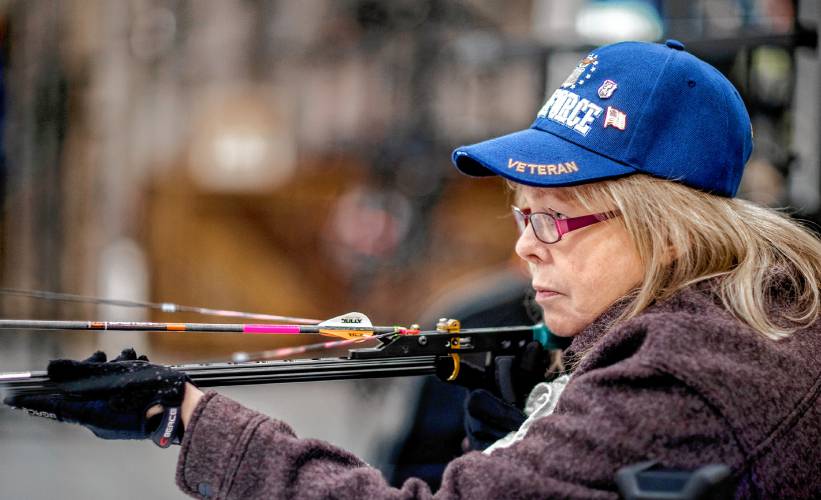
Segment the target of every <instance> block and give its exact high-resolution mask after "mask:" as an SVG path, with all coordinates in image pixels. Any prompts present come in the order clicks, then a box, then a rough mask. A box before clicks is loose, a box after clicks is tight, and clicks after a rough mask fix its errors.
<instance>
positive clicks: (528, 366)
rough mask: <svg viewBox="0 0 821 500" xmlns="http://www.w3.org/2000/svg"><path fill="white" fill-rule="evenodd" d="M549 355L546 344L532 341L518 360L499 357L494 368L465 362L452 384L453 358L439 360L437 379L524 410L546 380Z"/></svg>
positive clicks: (494, 363) (494, 362)
mask: <svg viewBox="0 0 821 500" xmlns="http://www.w3.org/2000/svg"><path fill="white" fill-rule="evenodd" d="M548 356H549V355H548V351H546V350H545V349H544V348H543V347H542V344H540V343H539V342H537V341H535V340H534V341H532V342H530V343H529V344H527V345H526V346H525V348H524V349H523V350H522V352H520V353H519V354H517V355H516V356H497V357H496V358H495V359H494V360H493V363H492V365H491V366H488V367H487V368H485V367H479V366H476V365H473V364H471V363H469V362H466V361H464V360H463V361H462V362H461V363H460V366H459V373H458V375H457V377H456V379H455V380H452V381H451V380H448V378H449V377H450V376H451V374H452V373H453V361H452V359H451V358H450V357H447V356H446V357H441V358H437V360H436V375H437V376H438V377H439V378H440V379H441V380H445V381H448V382H452V383H455V384H458V385H461V386H462V387H466V388H468V389H484V390H486V391H489V392H491V393H493V394H494V395H496V396H498V397H500V398H501V399H503V400H504V401H506V402H507V403H510V404H513V405H514V406H517V407H518V408H524V405H525V402H526V401H527V396H528V394H530V391H531V390H532V389H533V387H534V386H535V385H536V384H538V383H539V382H543V381H544V380H545V377H546V374H545V372H546V371H547V367H548V365H549V359H548Z"/></svg>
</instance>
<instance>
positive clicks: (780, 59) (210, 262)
mask: <svg viewBox="0 0 821 500" xmlns="http://www.w3.org/2000/svg"><path fill="white" fill-rule="evenodd" d="M819 4H821V2H819V1H818V0H644V1H642V0H630V1H625V0H610V1H608V0H460V1H457V0H385V1H378V0H304V1H299V2H296V1H286V0H270V1H250V0H223V1H206V0H131V1H126V0H25V1H22V0H21V1H12V0H6V1H0V94H2V100H0V130H2V141H1V142H0V286H2V287H5V288H18V289H35V290H50V291H59V292H70V293H78V294H85V295H93V296H100V297H108V298H118V299H133V300H150V301H154V302H161V301H173V302H177V303H181V304H190V305H199V306H207V307H219V308H228V309H237V310H242V311H255V312H267V313H272V314H286V315H297V316H304V317H314V318H329V317H332V316H336V315H338V314H342V313H344V312H347V311H352V310H359V311H362V312H365V313H366V314H368V315H369V316H370V317H371V319H372V320H373V321H374V324H410V323H421V324H422V326H423V327H431V326H433V323H434V321H435V319H436V318H437V317H439V316H440V315H453V314H454V313H455V312H460V311H470V310H471V307H470V306H471V304H475V303H481V304H485V305H487V304H489V303H493V302H494V301H497V302H504V301H505V300H507V297H508V295H507V294H512V295H514V296H517V295H518V294H523V293H524V290H525V289H526V288H527V280H526V278H524V276H523V274H522V273H521V270H520V269H519V267H518V264H517V263H516V259H515V258H514V256H513V252H512V247H513V242H514V238H515V228H514V224H513V223H512V221H511V220H510V219H509V217H508V215H507V214H508V199H507V195H506V193H505V191H504V186H503V184H502V183H501V182H499V181H498V180H493V179H490V180H468V179H466V178H464V177H462V176H460V175H459V174H458V173H457V172H456V171H455V170H454V169H453V168H452V167H451V166H450V163H449V155H450V151H451V150H452V149H453V148H454V147H456V146H458V145H460V144H466V143H470V142H475V141H478V140H482V139H485V138H488V137H490V136H493V135H499V134H503V133H507V132H511V131H514V130H519V129H522V128H526V127H527V126H528V125H529V124H530V123H531V121H532V120H533V118H534V116H535V113H536V111H537V110H538V108H539V107H540V106H541V104H542V102H543V100H544V99H545V97H546V95H549V93H550V92H551V91H552V90H553V89H554V88H555V87H557V86H558V84H560V83H561V81H562V80H564V78H565V77H566V75H567V73H568V71H569V70H570V69H571V68H572V67H574V66H575V64H576V62H577V61H578V60H579V59H580V58H581V57H582V56H583V55H585V54H586V53H587V51H589V50H590V49H591V48H592V47H595V46H597V45H601V44H603V43H609V42H614V41H618V40H628V39H629V40H636V39H638V40H648V41H663V40H664V39H666V38H676V39H679V40H681V41H683V42H684V43H685V44H686V47H687V50H688V51H690V52H692V53H694V54H696V55H698V56H699V57H701V58H703V59H705V60H707V61H708V62H710V63H711V64H713V65H714V66H716V67H717V68H719V69H720V70H721V71H722V72H723V73H725V74H726V75H727V76H728V77H729V78H730V79H731V81H733V83H734V84H735V85H736V86H737V87H738V89H739V90H740V92H741V94H742V96H743V97H744V99H745V101H746V103H747V106H748V109H749V110H750V113H751V117H752V121H753V126H754V131H755V150H754V152H753V157H752V159H751V160H750V163H749V165H748V168H747V171H746V173H745V177H744V180H743V187H742V196H744V197H746V198H749V199H753V200H756V201H758V202H760V203H763V204H766V205H769V206H773V207H789V208H790V210H791V211H792V213H794V214H795V216H796V217H797V218H800V219H803V220H806V221H808V222H811V223H813V222H814V223H817V222H819V220H821V215H820V214H821V159H819V143H821V128H820V127H819V114H820V113H821V79H820V78H819V73H820V71H819V66H821V56H819V51H818V44H817V40H818V35H817V33H818V24H819V17H821V7H819ZM0 317H3V318H37V319H82V320H91V319H98V320H156V321H219V319H214V318H207V317H206V318H202V317H196V316H191V315H185V314H175V315H169V314H164V313H161V312H155V311H146V310H138V309H137V310H135V309H126V310H122V309H114V308H111V307H108V306H99V305H94V304H86V305H83V304H76V303H65V302H62V303H61V302H53V301H44V300H35V299H31V298H24V297H18V296H7V295H2V294H0ZM533 319H534V320H535V319H536V318H533ZM286 342H293V340H288V341H282V340H279V339H276V338H271V337H267V338H253V339H244V338H238V337H233V336H225V335H166V334H145V333H117V334H115V333H108V334H106V335H100V334H95V333H89V332H75V333H69V332H24V331H20V332H15V331H7V332H2V333H0V372H9V371H20V370H30V369H43V368H44V367H45V364H46V362H47V361H48V360H49V359H51V358H55V357H67V356H70V357H83V356H86V355H88V354H89V353H90V352H92V351H93V350H95V349H104V350H107V351H109V352H110V353H112V352H117V351H119V350H120V349H122V348H123V347H127V346H132V345H133V346H135V347H137V348H138V350H139V351H141V352H146V353H147V354H148V355H149V356H150V357H151V359H152V360H153V361H157V362H162V363H181V362H188V361H193V360H200V359H219V358H221V357H225V358H227V357H228V356H229V355H230V353H231V352H233V351H238V350H244V351H252V350H260V349H267V348H271V347H275V346H282V345H287V343H286ZM421 384H422V382H420V381H419V380H415V379H389V380H381V381H373V380H370V381H364V382H362V381H360V382H344V381H340V382H324V383H308V384H289V385H268V386H257V387H246V388H241V389H226V390H223V391H221V392H224V393H226V394H228V395H229V396H231V397H234V398H236V399H238V400H240V401H241V402H243V403H245V404H247V405H249V406H252V407H254V408H258V409H260V410H263V411H265V412H267V413H268V414H270V415H272V416H275V417H279V418H284V419H286V420H287V421H289V422H290V423H292V424H294V427H295V428H296V430H297V432H298V433H299V434H300V435H302V436H314V437H319V438H322V439H327V440H329V441H332V442H334V443H336V444H339V445H342V446H344V447H347V448H349V449H351V450H352V451H354V452H356V453H358V454H359V455H360V456H362V457H363V458H364V459H365V460H367V461H369V462H370V463H372V464H374V465H376V466H379V467H380V468H382V469H383V471H384V472H385V474H386V475H387V476H388V477H393V478H394V480H396V481H398V479H396V477H397V476H396V470H395V469H396V468H397V464H398V463H399V462H401V461H402V460H400V459H399V458H398V457H399V456H401V454H402V453H401V451H397V450H401V448H402V443H403V441H404V440H405V439H406V437H407V435H408V432H409V430H408V429H410V426H411V422H412V421H413V420H414V418H415V417H414V415H416V414H417V413H416V412H417V408H418V407H419V404H422V405H424V404H425V400H424V396H420V389H419V387H420V385H421ZM420 398H421V399H422V401H421V403H419V401H420ZM418 403H419V404H418ZM437 404H438V403H437ZM442 404H443V405H447V402H442ZM363 423H364V425H363ZM417 430H418V429H417ZM175 460H176V453H174V452H170V451H160V450H159V449H157V448H155V447H154V446H153V445H152V444H150V443H122V442H105V441H101V440H97V439H96V438H93V437H92V436H91V434H89V433H88V432H87V431H86V430H84V429H82V428H80V427H77V426H62V425H56V424H53V423H52V422H48V421H44V420H42V419H36V418H28V417H25V416H23V415H19V414H17V413H14V412H11V411H10V410H7V409H0V463H2V466H0V498H51V497H58V496H59V497H60V498H87V497H90V496H99V495H101V494H102V495H103V496H106V497H117V498H143V497H154V498H183V494H182V493H180V492H179V491H178V490H176V487H175V486H174V484H173V470H174V464H175ZM434 475H435V474H434ZM431 481H432V484H435V483H436V480H435V479H432V480H431Z"/></svg>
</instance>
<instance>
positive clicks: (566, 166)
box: [452, 40, 753, 197]
mask: <svg viewBox="0 0 821 500" xmlns="http://www.w3.org/2000/svg"><path fill="white" fill-rule="evenodd" d="M752 146H753V138H752V126H751V124H750V117H749V115H748V114H747V110H746V108H745V107H744V102H743V101H742V99H741V96H740V95H739V94H738V91H737V90H736V89H735V87H733V85H732V84H731V83H730V82H729V81H728V80H727V79H726V78H725V77H724V75H722V74H721V73H720V72H719V71H718V70H716V69H715V68H714V67H712V66H710V65H709V64H707V63H705V62H704V61H702V60H700V59H698V58H696V57H695V56H693V55H691V54H689V53H687V52H685V51H684V45H683V44H682V43H681V42H678V41H676V40H668V41H667V42H666V43H665V44H656V43H645V42H621V43H616V44H613V45H606V46H604V47H600V48H598V49H596V50H594V51H593V52H591V53H590V54H589V55H587V57H585V58H584V59H582V60H581V61H580V62H579V64H578V65H577V66H576V67H575V68H574V69H573V71H572V72H571V73H570V75H569V76H568V77H567V79H566V80H565V81H564V82H563V83H562V85H561V86H560V87H559V88H558V89H557V90H556V91H555V92H554V93H553V94H552V95H551V96H550V98H549V99H548V100H547V102H545V104H544V106H542V108H541V109H540V110H539V112H538V114H537V115H536V121H534V122H533V124H532V125H531V126H530V128H529V129H527V130H522V131H519V132H515V133H512V134H508V135H505V136H502V137H497V138H495V139H490V140H487V141H484V142H480V143H477V144H473V145H470V146H462V147H459V148H457V149H456V150H455V151H454V152H453V157H452V159H453V163H454V165H456V168H458V169H459V170H461V171H462V172H463V173H465V174H467V175H471V176H479V177H482V176H491V175H501V176H503V177H506V178H508V179H511V180H513V181H515V182H518V183H522V184H527V185H531V186H540V187H559V186H572V185H575V184H584V183H587V182H594V181H599V180H603V179H609V178H614V177H620V176H624V175H630V174H635V173H645V174H649V175H653V176H656V177H661V178H664V179H670V180H673V181H678V182H681V183H683V184H686V185H688V186H691V187H694V188H697V189H700V190H703V191H707V192H710V193H713V194H717V195H721V196H727V197H733V196H735V194H736V192H737V191H738V185H739V183H740V181H741V174H742V172H743V170H744V164H745V163H746V162H747V159H748V158H749V157H750V152H751V151H752Z"/></svg>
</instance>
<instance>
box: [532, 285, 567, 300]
mask: <svg viewBox="0 0 821 500" xmlns="http://www.w3.org/2000/svg"><path fill="white" fill-rule="evenodd" d="M533 290H535V291H536V300H537V301H539V300H545V299H549V298H551V297H556V296H558V295H561V294H560V293H559V292H557V291H555V290H550V289H549V288H542V287H533Z"/></svg>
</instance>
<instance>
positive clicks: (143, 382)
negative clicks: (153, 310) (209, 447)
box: [3, 349, 190, 448]
mask: <svg viewBox="0 0 821 500" xmlns="http://www.w3.org/2000/svg"><path fill="white" fill-rule="evenodd" d="M48 376H49V379H51V382H52V383H54V384H55V385H56V387H57V389H58V392H56V393H53V394H29V395H26V394H21V395H14V396H10V397H7V398H6V399H4V400H3V402H4V403H5V404H7V405H9V406H12V407H15V408H19V409H22V410H23V411H25V412H26V413H28V414H30V415H36V416H41V417H47V418H53V419H56V420H59V421H61V422H71V423H77V424H80V425H83V426H85V427H88V428H89V429H90V430H91V432H93V433H94V434H95V435H96V436H98V437H101V438H103V439H148V438H149V437H151V439H152V440H153V441H154V442H155V443H156V444H157V445H158V446H160V447H162V448H167V447H168V446H170V445H171V444H175V443H179V442H180V441H181V440H182V421H181V419H180V409H179V407H180V405H181V404H182V400H183V396H184V395H185V383H186V382H190V379H189V378H188V376H187V375H186V374H184V373H182V372H180V371H177V370H173V369H171V368H166V367H164V366H160V365H153V364H151V363H149V362H148V358H146V357H145V356H140V357H137V354H136V352H134V349H125V350H123V351H122V353H121V354H120V355H119V356H118V357H117V358H116V359H113V360H111V361H109V362H106V355H105V353H104V352H101V351H97V352H95V353H94V354H93V355H92V356H91V357H90V358H88V359H86V360H84V361H74V360H71V359H57V360H54V361H51V362H50V363H49V364H48ZM154 405H162V406H163V407H164V411H163V413H162V414H159V415H155V416H153V417H152V418H150V419H149V418H147V417H146V412H147V411H148V409H149V408H151V407H152V406H154Z"/></svg>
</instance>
